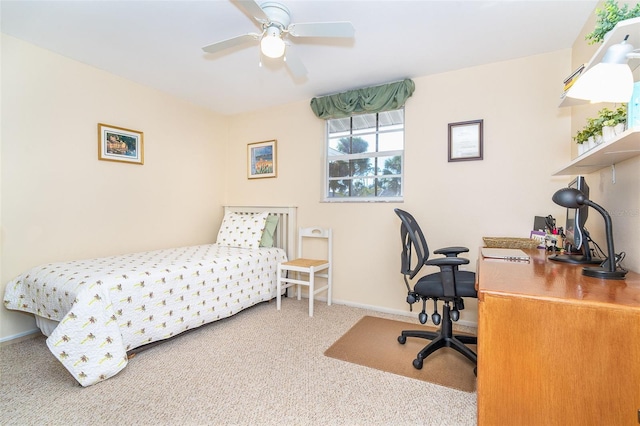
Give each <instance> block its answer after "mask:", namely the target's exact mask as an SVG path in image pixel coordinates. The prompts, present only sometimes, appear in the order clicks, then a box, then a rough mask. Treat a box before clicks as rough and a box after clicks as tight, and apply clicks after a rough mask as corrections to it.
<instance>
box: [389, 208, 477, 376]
mask: <svg viewBox="0 0 640 426" xmlns="http://www.w3.org/2000/svg"><path fill="white" fill-rule="evenodd" d="M394 211H395V212H396V214H397V215H398V216H399V217H400V220H401V221H402V225H401V226H400V235H401V237H402V270H401V271H400V272H402V274H403V275H404V282H405V284H406V285H407V291H408V295H407V303H409V305H413V304H414V303H416V302H417V301H418V300H422V312H420V314H419V315H418V319H419V320H420V323H421V324H424V323H426V322H427V313H426V312H425V311H426V304H427V300H428V299H431V300H433V305H434V312H433V314H432V315H431V319H432V320H433V323H434V324H435V325H439V324H440V323H441V322H442V326H441V327H440V331H438V332H430V331H425V330H405V331H403V332H402V334H401V335H400V336H399V337H398V342H400V343H402V344H404V343H405V342H406V341H407V337H419V338H422V339H428V340H431V343H429V344H428V345H427V346H425V347H424V348H423V349H422V350H421V351H420V352H418V355H416V359H415V360H413V366H414V367H415V368H417V369H418V370H419V369H421V368H422V364H423V361H424V359H425V358H426V357H428V356H429V355H430V354H432V353H433V352H435V351H437V350H438V349H440V348H443V347H449V348H452V349H455V350H456V351H458V352H460V353H461V354H462V355H464V356H466V357H467V358H468V359H470V360H471V361H472V362H473V363H474V364H477V359H478V356H477V355H476V353H475V352H473V351H472V350H471V349H469V348H468V347H467V346H465V343H467V344H476V343H477V337H475V336H468V335H454V334H453V323H452V321H457V320H458V318H460V311H461V310H462V309H464V302H463V300H462V298H463V297H475V298H477V297H478V293H477V292H476V289H475V281H476V274H475V273H473V272H469V271H460V270H459V269H458V266H460V265H465V264H467V263H469V259H465V258H461V257H458V254H460V253H464V252H468V251H469V249H468V248H466V247H446V248H441V249H439V250H435V251H434V252H433V253H434V254H443V255H445V256H446V257H440V258H435V259H429V247H428V246H427V241H426V240H425V238H424V234H423V233H422V230H421V229H420V226H418V223H417V222H416V220H415V219H414V217H413V216H411V214H409V213H407V212H405V211H403V210H400V209H394ZM414 256H415V260H416V264H415V267H414V268H413V269H412V266H411V263H412V260H413V258H414ZM423 265H433V266H437V267H439V268H440V272H435V273H432V274H429V275H425V276H423V277H422V278H420V279H418V281H417V282H416V284H415V285H414V287H413V289H412V288H411V285H410V284H409V280H410V279H413V278H414V277H415V276H416V275H417V274H418V272H419V271H420V269H421V268H422V266H423ZM438 300H441V301H443V302H444V304H443V312H442V316H440V314H439V313H438V305H437V303H438ZM474 372H475V370H474Z"/></svg>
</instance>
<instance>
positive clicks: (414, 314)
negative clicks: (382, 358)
mask: <svg viewBox="0 0 640 426" xmlns="http://www.w3.org/2000/svg"><path fill="white" fill-rule="evenodd" d="M302 297H303V298H306V295H302ZM316 300H320V301H322V302H325V303H326V301H327V298H326V297H317V298H316ZM331 303H335V304H336V305H345V306H351V307H353V308H361V309H368V310H370V311H375V312H382V313H385V314H392V315H401V316H404V317H409V318H416V319H417V317H418V313H417V312H416V311H413V312H407V311H405V310H400V309H389V308H383V307H380V306H374V305H365V304H363V303H354V302H351V301H347V300H340V299H337V300H336V299H333V300H331ZM455 324H459V325H462V326H465V327H472V328H478V324H477V323H476V322H474V321H468V320H462V319H461V320H458V321H456V322H455ZM427 325H428V324H427ZM432 325H433V324H432Z"/></svg>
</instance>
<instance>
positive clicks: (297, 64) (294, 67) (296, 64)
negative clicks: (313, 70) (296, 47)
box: [284, 46, 307, 78]
mask: <svg viewBox="0 0 640 426" xmlns="http://www.w3.org/2000/svg"><path fill="white" fill-rule="evenodd" d="M284 62H285V63H286V64H287V68H289V71H291V74H292V75H293V77H295V78H302V77H304V76H306V75H307V68H306V67H305V66H304V64H303V63H302V61H301V60H300V58H299V57H298V55H296V54H295V53H293V52H292V51H291V46H287V51H286V52H285V54H284Z"/></svg>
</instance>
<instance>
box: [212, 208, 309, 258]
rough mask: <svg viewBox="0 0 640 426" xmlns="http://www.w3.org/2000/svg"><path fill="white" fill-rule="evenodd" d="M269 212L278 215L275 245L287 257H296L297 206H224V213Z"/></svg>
mask: <svg viewBox="0 0 640 426" xmlns="http://www.w3.org/2000/svg"><path fill="white" fill-rule="evenodd" d="M265 211H267V212H269V215H271V216H277V217H278V227H277V228H276V234H275V241H274V244H275V246H276V247H279V248H281V249H283V250H284V251H285V252H286V253H287V258H288V259H295V257H296V251H295V249H296V234H297V226H298V225H297V220H296V213H297V207H267V206H224V212H225V214H226V213H228V212H233V213H262V212H265Z"/></svg>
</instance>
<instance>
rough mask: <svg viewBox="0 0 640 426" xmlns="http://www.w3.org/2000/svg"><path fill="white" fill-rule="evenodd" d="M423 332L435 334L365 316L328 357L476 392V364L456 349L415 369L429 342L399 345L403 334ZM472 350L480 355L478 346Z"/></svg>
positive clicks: (435, 355)
mask: <svg viewBox="0 0 640 426" xmlns="http://www.w3.org/2000/svg"><path fill="white" fill-rule="evenodd" d="M420 329H426V330H431V331H433V330H434V328H431V327H426V326H422V325H420V324H416V323H407V322H403V321H395V320H390V319H385V318H378V317H372V316H365V317H363V318H362V319H361V320H360V321H358V322H357V323H356V325H354V326H353V327H352V328H351V329H350V330H349V331H347V333H346V334H344V335H343V336H342V337H341V338H340V339H338V341H336V342H335V343H334V344H333V345H332V346H331V347H330V348H329V349H327V350H326V351H325V353H324V354H325V355H326V356H328V357H331V358H336V359H340V360H343V361H348V362H352V363H354V364H359V365H364V366H366V367H372V368H375V369H377V370H382V371H387V372H390V373H394V374H399V375H401V376H405V377H411V378H413V379H418V380H423V381H426V382H430V383H435V384H438V385H442V386H447V387H450V388H453V389H458V390H461V391H464V392H473V391H475V389H476V377H475V375H474V373H473V368H474V364H473V363H472V362H471V361H469V360H468V359H467V358H466V357H465V356H463V355H462V354H460V353H458V352H457V351H455V350H453V349H450V348H442V349H440V350H438V351H436V352H434V353H433V354H431V355H429V356H428V357H427V358H426V359H425V360H424V364H423V367H422V369H421V370H417V369H415V368H414V367H413V360H414V359H415V358H416V354H417V353H418V352H419V351H420V350H421V349H422V348H423V347H425V346H426V345H427V344H428V343H429V340H426V339H418V338H407V342H406V343H405V344H404V345H402V344H400V343H398V336H399V335H400V333H401V332H402V330H420ZM469 347H470V348H471V349H472V350H473V351H474V352H475V351H476V345H469Z"/></svg>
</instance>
